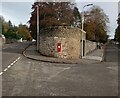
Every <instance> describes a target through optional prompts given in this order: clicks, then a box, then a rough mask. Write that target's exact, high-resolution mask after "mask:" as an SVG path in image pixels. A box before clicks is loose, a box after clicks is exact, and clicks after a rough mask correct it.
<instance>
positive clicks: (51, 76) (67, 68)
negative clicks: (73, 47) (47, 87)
mask: <svg viewBox="0 0 120 98" xmlns="http://www.w3.org/2000/svg"><path fill="white" fill-rule="evenodd" d="M70 68H71V67H67V68H63V69H62V70H61V71H58V72H57V73H56V74H54V75H52V76H50V77H48V78H47V79H48V80H50V79H52V78H54V77H56V76H57V75H59V74H60V73H62V72H63V71H65V70H68V69H70Z"/></svg>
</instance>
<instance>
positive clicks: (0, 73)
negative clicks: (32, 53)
mask: <svg viewBox="0 0 120 98" xmlns="http://www.w3.org/2000/svg"><path fill="white" fill-rule="evenodd" d="M19 59H20V57H18V58H17V59H16V60H14V61H13V62H12V63H11V64H10V65H8V66H7V68H5V69H4V70H3V71H2V72H0V76H1V75H2V74H3V73H4V72H5V71H7V70H8V69H9V68H10V67H12V66H13V65H14V64H15V63H16V62H17V61H18V60H19Z"/></svg>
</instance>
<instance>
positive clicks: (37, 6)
mask: <svg viewBox="0 0 120 98" xmlns="http://www.w3.org/2000/svg"><path fill="white" fill-rule="evenodd" d="M36 8H37V51H39V5H36Z"/></svg>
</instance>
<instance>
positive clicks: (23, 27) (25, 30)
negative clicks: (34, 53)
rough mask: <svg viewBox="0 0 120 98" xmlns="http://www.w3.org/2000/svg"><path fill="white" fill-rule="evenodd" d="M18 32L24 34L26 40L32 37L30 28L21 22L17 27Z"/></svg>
mask: <svg viewBox="0 0 120 98" xmlns="http://www.w3.org/2000/svg"><path fill="white" fill-rule="evenodd" d="M17 33H18V34H19V35H20V36H22V38H23V39H24V40H30V39H32V37H31V35H30V32H29V29H28V27H27V26H26V25H22V24H19V26H18V28H17Z"/></svg>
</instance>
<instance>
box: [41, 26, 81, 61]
mask: <svg viewBox="0 0 120 98" xmlns="http://www.w3.org/2000/svg"><path fill="white" fill-rule="evenodd" d="M80 40H81V30H80V29H79V28H74V29H73V28H69V27H59V28H57V29H53V31H51V32H49V30H46V31H45V30H44V32H43V31H41V32H40V47H39V52H40V53H41V54H42V55H46V56H52V57H58V58H66V59H77V58H79V57H80ZM58 43H61V52H58V51H57V44H58Z"/></svg>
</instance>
